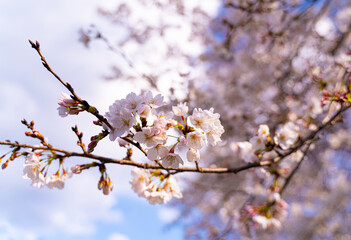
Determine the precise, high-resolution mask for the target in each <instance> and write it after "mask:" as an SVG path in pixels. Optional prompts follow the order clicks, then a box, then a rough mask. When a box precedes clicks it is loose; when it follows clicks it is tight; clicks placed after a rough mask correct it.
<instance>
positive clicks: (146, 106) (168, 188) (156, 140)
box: [58, 91, 224, 204]
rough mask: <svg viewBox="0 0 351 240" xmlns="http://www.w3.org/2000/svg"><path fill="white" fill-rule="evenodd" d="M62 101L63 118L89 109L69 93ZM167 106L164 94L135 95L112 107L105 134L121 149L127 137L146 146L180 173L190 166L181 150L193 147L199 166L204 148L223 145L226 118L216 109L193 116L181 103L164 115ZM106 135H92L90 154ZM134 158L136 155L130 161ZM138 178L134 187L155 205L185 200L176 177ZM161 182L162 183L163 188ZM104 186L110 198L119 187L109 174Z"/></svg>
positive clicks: (143, 173)
mask: <svg viewBox="0 0 351 240" xmlns="http://www.w3.org/2000/svg"><path fill="white" fill-rule="evenodd" d="M59 99H60V102H59V105H60V107H59V108H58V111H59V115H60V116H61V117H66V116H68V115H73V114H78V113H79V112H80V111H82V110H83V109H82V108H81V107H80V105H79V103H78V102H77V101H74V100H73V99H71V97H70V96H68V95H67V94H62V96H61V97H60V98H59ZM165 104H166V103H165V102H164V97H163V96H161V94H158V95H156V96H153V94H152V92H150V91H148V92H144V93H142V94H140V95H137V94H135V93H133V92H132V93H129V94H128V95H127V96H126V98H124V99H120V100H116V101H115V102H114V103H113V104H112V105H111V106H110V107H109V111H108V112H106V114H105V117H106V121H107V122H108V123H109V124H107V123H106V122H101V125H102V127H103V128H104V132H108V135H109V138H110V140H111V141H115V140H116V139H117V140H118V142H119V145H120V146H121V147H126V146H127V145H128V142H126V141H125V140H123V138H124V139H125V138H127V139H129V140H130V141H134V142H136V143H137V144H140V145H141V146H143V148H145V153H146V156H147V158H148V159H149V160H151V161H155V162H156V163H158V164H161V165H162V167H163V168H165V169H167V168H172V169H177V168H178V167H179V165H181V164H184V161H183V159H182V157H181V156H180V155H179V152H178V153H176V152H177V151H181V150H182V149H187V153H186V157H187V160H188V161H189V162H194V161H198V160H199V159H200V150H201V149H202V148H204V147H205V146H206V145H207V144H210V145H212V146H215V145H216V144H217V143H219V142H220V141H221V135H222V134H223V133H224V128H223V126H222V125H221V122H220V120H219V118H220V115H219V114H218V113H214V110H213V108H211V109H209V110H203V109H201V108H195V109H194V111H193V113H192V114H191V115H189V114H188V112H189V107H188V106H187V104H186V103H179V104H178V105H177V106H173V107H172V111H168V112H163V111H159V109H160V108H161V107H162V106H164V105H165ZM174 134H176V135H174ZM100 135H101V136H100ZM100 135H97V136H94V137H92V139H91V140H92V142H91V143H90V144H89V146H88V152H92V151H93V150H94V148H95V147H96V145H97V142H98V141H100V140H101V139H102V138H104V136H105V135H104V133H102V134H100ZM170 139H171V140H170ZM172 140H173V141H172ZM130 154H131V152H129V158H130ZM72 171H73V172H77V173H79V172H80V171H81V169H80V168H77V167H76V168H74V169H73V170H72ZM132 175H133V180H131V184H132V188H133V189H134V190H135V191H136V192H137V193H138V195H139V196H142V197H145V198H146V199H148V201H149V202H150V203H153V204H154V203H162V202H167V201H169V200H170V199H171V198H172V196H174V197H178V198H180V197H182V194H181V193H180V191H179V188H178V185H177V183H176V180H175V179H174V178H173V177H172V176H170V175H167V177H165V175H163V174H162V173H158V172H157V171H153V172H150V171H148V170H138V169H135V170H133V172H132ZM155 178H157V179H158V180H157V181H156V182H158V183H157V184H156V183H155ZM140 179H142V180H140ZM155 184H156V185H155ZM98 187H99V189H100V190H103V193H104V194H108V193H109V192H110V191H111V190H112V188H113V184H112V183H111V180H110V178H109V177H106V176H105V177H103V178H102V179H100V181H99V184H98Z"/></svg>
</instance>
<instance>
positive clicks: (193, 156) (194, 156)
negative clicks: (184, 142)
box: [186, 148, 200, 162]
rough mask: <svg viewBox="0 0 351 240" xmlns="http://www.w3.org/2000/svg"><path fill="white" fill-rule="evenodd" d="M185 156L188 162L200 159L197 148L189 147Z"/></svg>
mask: <svg viewBox="0 0 351 240" xmlns="http://www.w3.org/2000/svg"><path fill="white" fill-rule="evenodd" d="M186 158H187V159H188V161H189V162H194V161H197V160H199V159H200V152H199V150H196V149H193V148H190V149H189V150H188V152H187V153H186Z"/></svg>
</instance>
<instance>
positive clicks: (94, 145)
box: [88, 141, 98, 153]
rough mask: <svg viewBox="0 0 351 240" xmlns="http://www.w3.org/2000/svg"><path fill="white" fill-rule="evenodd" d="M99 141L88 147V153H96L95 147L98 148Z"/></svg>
mask: <svg viewBox="0 0 351 240" xmlns="http://www.w3.org/2000/svg"><path fill="white" fill-rule="evenodd" d="M97 143H98V141H92V142H91V143H89V145H88V153H91V152H93V151H94V149H95V147H96V146H97Z"/></svg>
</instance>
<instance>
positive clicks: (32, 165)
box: [23, 152, 46, 188]
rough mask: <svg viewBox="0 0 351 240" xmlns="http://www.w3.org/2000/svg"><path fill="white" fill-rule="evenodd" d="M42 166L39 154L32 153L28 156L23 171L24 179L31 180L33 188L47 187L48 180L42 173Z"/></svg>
mask: <svg viewBox="0 0 351 240" xmlns="http://www.w3.org/2000/svg"><path fill="white" fill-rule="evenodd" d="M41 165H42V163H41V162H40V160H39V154H37V153H35V152H32V153H29V154H28V155H27V157H26V161H25V164H24V169H23V178H24V179H31V180H32V186H35V187H38V188H41V187H43V186H45V183H46V179H45V177H44V175H43V174H42V173H41V171H40V170H41V169H40V167H41Z"/></svg>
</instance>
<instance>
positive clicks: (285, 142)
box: [232, 122, 300, 162]
mask: <svg viewBox="0 0 351 240" xmlns="http://www.w3.org/2000/svg"><path fill="white" fill-rule="evenodd" d="M299 132H300V129H299V126H297V125H296V124H294V123H293V122H287V123H285V124H284V125H280V126H279V127H278V129H277V130H276V132H275V135H274V137H273V139H272V138H271V136H270V130H269V127H268V126H267V125H265V124H262V125H260V126H259V129H258V131H257V134H256V135H254V136H253V137H252V138H251V139H250V140H249V141H244V142H235V143H233V144H232V149H233V150H234V151H235V152H237V153H238V155H239V157H241V158H242V159H243V160H244V161H245V162H254V161H257V160H258V158H259V157H262V155H263V154H264V153H266V152H270V151H272V150H273V149H274V147H275V146H276V147H278V148H279V149H281V150H287V149H289V148H290V147H293V146H294V144H295V143H296V142H297V140H298V138H299V136H300V133H299Z"/></svg>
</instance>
